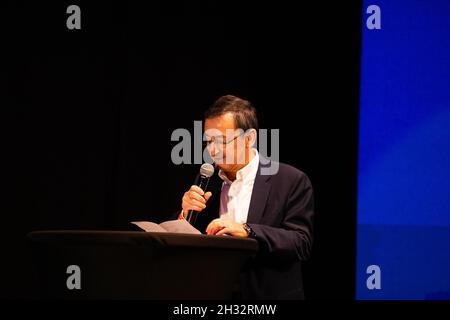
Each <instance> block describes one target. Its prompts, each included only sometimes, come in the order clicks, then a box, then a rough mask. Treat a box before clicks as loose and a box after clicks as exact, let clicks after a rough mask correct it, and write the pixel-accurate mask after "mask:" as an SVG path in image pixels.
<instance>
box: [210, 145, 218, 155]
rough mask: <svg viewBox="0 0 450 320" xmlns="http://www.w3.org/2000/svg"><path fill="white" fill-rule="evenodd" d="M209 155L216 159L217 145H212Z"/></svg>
mask: <svg viewBox="0 0 450 320" xmlns="http://www.w3.org/2000/svg"><path fill="white" fill-rule="evenodd" d="M209 153H210V154H211V157H214V156H215V155H216V146H215V143H211V145H210V147H209Z"/></svg>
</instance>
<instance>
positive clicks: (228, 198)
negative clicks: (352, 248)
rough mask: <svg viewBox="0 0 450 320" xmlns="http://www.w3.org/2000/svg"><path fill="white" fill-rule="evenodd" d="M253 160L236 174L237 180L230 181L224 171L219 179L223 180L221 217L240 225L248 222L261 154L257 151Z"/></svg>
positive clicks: (254, 150) (220, 171)
mask: <svg viewBox="0 0 450 320" xmlns="http://www.w3.org/2000/svg"><path fill="white" fill-rule="evenodd" d="M252 151H253V152H254V157H253V159H252V160H251V161H250V162H249V163H248V164H247V165H246V166H245V167H243V168H242V169H240V170H239V171H238V172H237V173H236V180H234V181H230V180H229V179H228V178H227V176H226V175H225V173H224V172H223V171H222V170H219V177H220V178H221V179H222V180H223V184H222V191H221V193H220V217H221V218H226V219H231V220H234V221H236V222H239V223H245V222H247V217H248V209H249V207H250V200H251V197H252V191H253V184H254V182H255V177H256V173H257V172H258V165H259V154H258V151H257V150H256V149H252Z"/></svg>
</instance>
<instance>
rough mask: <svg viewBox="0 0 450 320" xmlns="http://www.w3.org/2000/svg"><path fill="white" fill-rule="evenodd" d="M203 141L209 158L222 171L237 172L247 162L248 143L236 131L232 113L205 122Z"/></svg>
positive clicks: (241, 132)
mask: <svg viewBox="0 0 450 320" xmlns="http://www.w3.org/2000/svg"><path fill="white" fill-rule="evenodd" d="M205 140H206V142H207V148H208V151H209V154H210V155H211V158H212V159H213V160H214V162H215V163H216V164H217V166H218V167H219V168H220V169H222V170H224V171H237V170H239V169H240V168H242V167H243V166H244V165H245V164H246V163H247V162H248V150H249V143H248V142H249V141H248V139H247V137H246V135H245V134H244V132H243V130H242V129H240V130H236V128H235V125H234V116H233V114H232V113H226V114H224V115H221V116H218V117H215V118H211V119H206V120H205Z"/></svg>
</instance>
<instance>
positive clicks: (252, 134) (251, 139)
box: [245, 129, 256, 147]
mask: <svg viewBox="0 0 450 320" xmlns="http://www.w3.org/2000/svg"><path fill="white" fill-rule="evenodd" d="M255 143H256V130H255V129H249V130H247V134H246V138H245V146H246V147H253V145H254V144H255Z"/></svg>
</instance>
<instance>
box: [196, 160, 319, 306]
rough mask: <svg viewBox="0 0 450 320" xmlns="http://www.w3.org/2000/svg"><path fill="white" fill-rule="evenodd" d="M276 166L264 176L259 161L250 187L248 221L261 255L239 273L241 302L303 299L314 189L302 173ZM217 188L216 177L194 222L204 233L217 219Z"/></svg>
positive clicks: (218, 199) (218, 187) (217, 180)
mask: <svg viewBox="0 0 450 320" xmlns="http://www.w3.org/2000/svg"><path fill="white" fill-rule="evenodd" d="M264 163H267V162H264ZM271 164H272V163H270V162H269V163H268V164H267V165H266V166H270V165H271ZM278 165H279V170H278V172H277V174H275V175H263V174H262V172H261V169H262V168H263V167H264V166H265V165H263V164H262V163H261V162H260V164H259V167H258V172H257V175H256V178H255V182H254V185H253V192H252V196H251V201H250V207H249V212H248V217H247V223H248V224H249V226H250V227H251V228H252V229H253V231H254V232H255V234H256V239H257V240H258V243H259V252H258V254H257V255H256V256H255V257H254V258H253V259H252V260H251V261H249V263H248V264H247V265H246V267H245V268H244V270H243V272H242V274H241V278H240V292H241V297H242V298H243V299H303V298H304V293H303V280H302V269H301V262H302V261H304V260H305V259H307V258H308V257H309V255H310V252H311V245H312V223H313V215H314V204H313V202H314V200H313V189H312V186H311V182H310V181H309V179H308V177H307V176H306V175H305V174H304V173H303V172H301V171H300V170H298V169H296V168H294V167H292V166H289V165H286V164H283V163H278ZM221 186H222V180H221V179H220V177H218V175H217V173H216V174H214V176H213V177H212V178H211V179H210V182H209V185H208V188H207V190H208V191H211V192H212V197H211V198H210V199H209V200H208V203H207V207H206V209H205V210H203V211H202V212H201V213H199V215H198V218H197V221H196V224H195V227H196V228H197V229H199V230H200V231H202V232H205V230H206V227H207V225H208V224H209V222H211V221H212V220H213V219H215V218H218V217H219V205H220V191H221Z"/></svg>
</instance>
